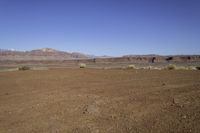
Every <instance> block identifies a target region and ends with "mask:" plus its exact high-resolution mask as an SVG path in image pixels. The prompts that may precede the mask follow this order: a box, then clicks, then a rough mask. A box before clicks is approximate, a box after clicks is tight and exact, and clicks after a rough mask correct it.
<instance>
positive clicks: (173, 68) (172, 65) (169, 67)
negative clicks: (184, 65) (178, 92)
mask: <svg viewBox="0 0 200 133" xmlns="http://www.w3.org/2000/svg"><path fill="white" fill-rule="evenodd" d="M167 69H168V70H175V69H177V67H176V65H174V64H169V65H168V66H167Z"/></svg>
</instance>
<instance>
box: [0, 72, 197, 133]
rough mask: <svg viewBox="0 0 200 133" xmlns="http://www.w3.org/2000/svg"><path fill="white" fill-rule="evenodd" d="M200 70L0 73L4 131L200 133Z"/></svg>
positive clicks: (0, 117)
mask: <svg viewBox="0 0 200 133" xmlns="http://www.w3.org/2000/svg"><path fill="white" fill-rule="evenodd" d="M199 123H200V71H182V70H177V71H173V70H172V71H169V70H100V69H99V70H98V69H53V70H43V71H36V70H35V71H33V70H32V71H15V72H2V73H0V133H189V132H191V133H198V132H199V131H200V124H199Z"/></svg>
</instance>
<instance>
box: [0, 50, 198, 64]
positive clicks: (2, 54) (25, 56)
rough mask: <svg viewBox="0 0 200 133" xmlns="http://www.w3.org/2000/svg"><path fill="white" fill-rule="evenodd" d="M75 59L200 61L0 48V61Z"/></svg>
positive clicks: (194, 57) (194, 58) (183, 57)
mask: <svg viewBox="0 0 200 133" xmlns="http://www.w3.org/2000/svg"><path fill="white" fill-rule="evenodd" d="M70 60H71V61H76V60H85V61H86V60H87V61H89V62H96V63H97V62H104V63H106V62H107V63H110V62H131V63H149V62H151V63H154V62H158V63H165V62H200V55H171V56H161V55H155V54H149V55H124V56H122V57H111V56H95V55H87V54H83V53H78V52H72V53H70V52H65V51H59V50H56V49H52V48H41V49H35V50H31V51H17V50H14V49H10V50H5V49H0V61H1V62H4V63H5V61H70Z"/></svg>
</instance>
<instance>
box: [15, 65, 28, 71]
mask: <svg viewBox="0 0 200 133" xmlns="http://www.w3.org/2000/svg"><path fill="white" fill-rule="evenodd" d="M30 69H31V68H30V67H29V66H21V67H19V68H18V70H19V71H25V70H30Z"/></svg>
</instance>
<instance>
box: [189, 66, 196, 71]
mask: <svg viewBox="0 0 200 133" xmlns="http://www.w3.org/2000/svg"><path fill="white" fill-rule="evenodd" d="M188 70H197V68H196V67H195V66H189V67H188Z"/></svg>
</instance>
